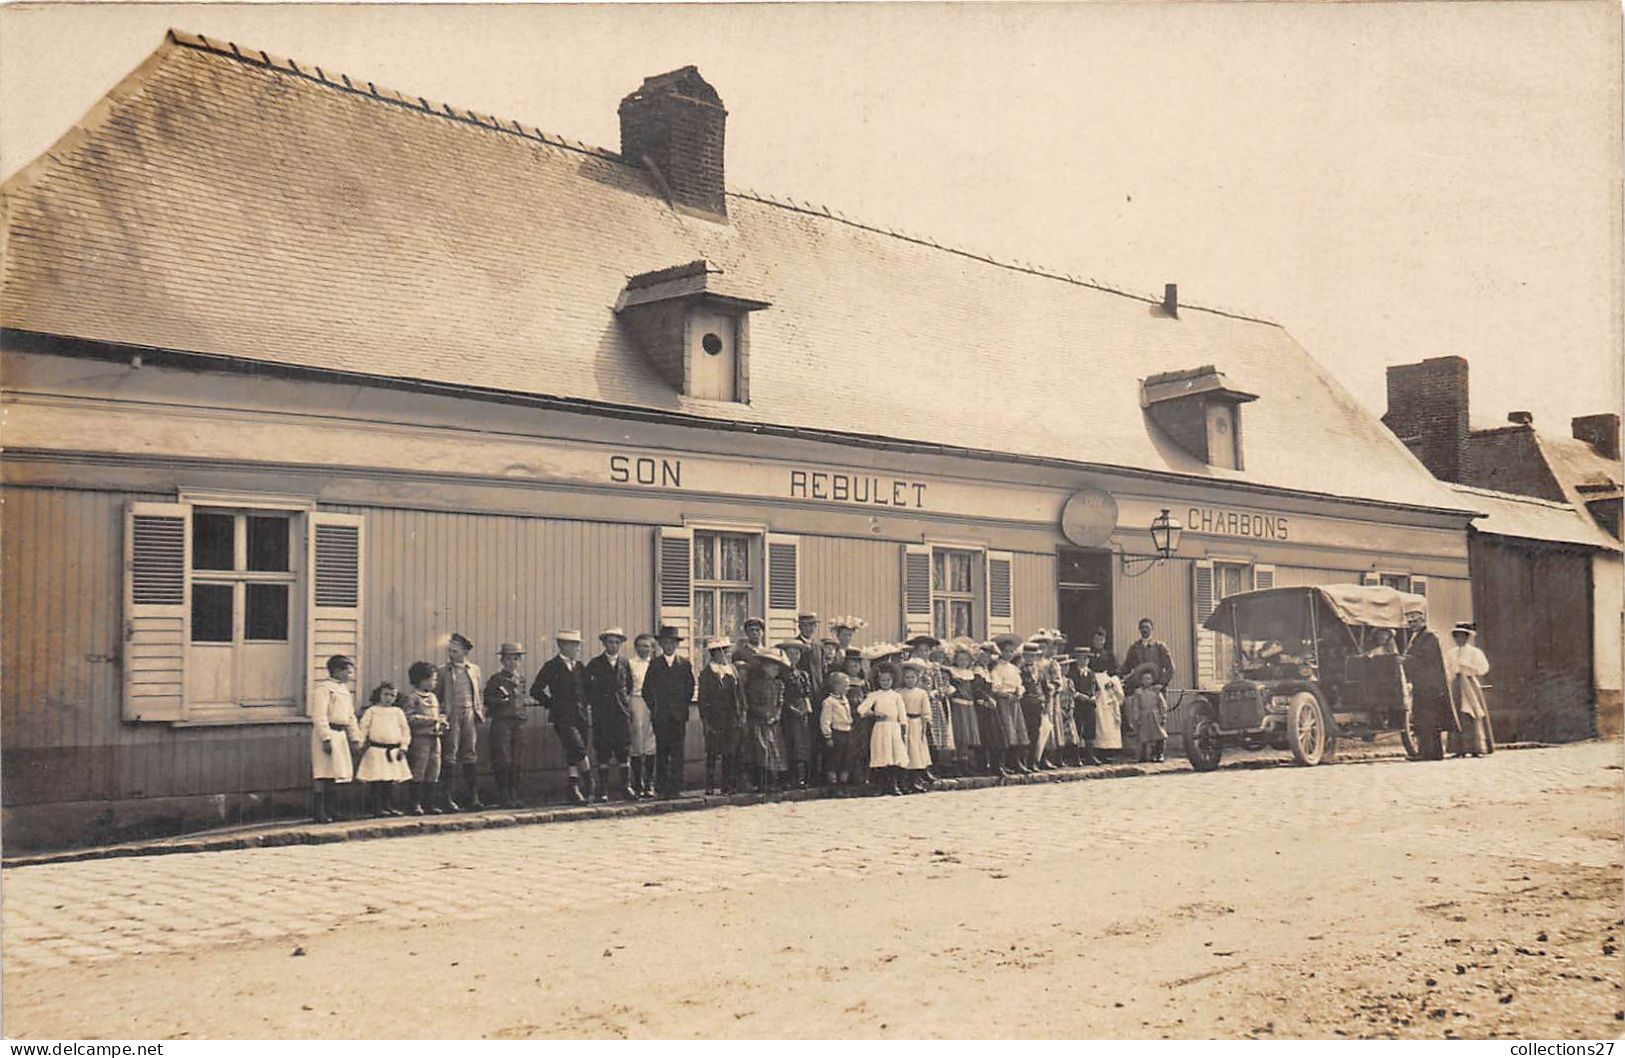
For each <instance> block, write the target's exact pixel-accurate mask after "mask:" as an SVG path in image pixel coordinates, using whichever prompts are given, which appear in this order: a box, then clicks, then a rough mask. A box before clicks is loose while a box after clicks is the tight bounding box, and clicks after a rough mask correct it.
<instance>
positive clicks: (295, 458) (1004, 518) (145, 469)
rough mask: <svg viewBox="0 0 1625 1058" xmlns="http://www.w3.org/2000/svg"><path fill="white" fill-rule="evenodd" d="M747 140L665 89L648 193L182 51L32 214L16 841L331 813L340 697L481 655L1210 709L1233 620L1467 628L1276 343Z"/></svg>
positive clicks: (15, 425) (1389, 482) (467, 130)
mask: <svg viewBox="0 0 1625 1058" xmlns="http://www.w3.org/2000/svg"><path fill="white" fill-rule="evenodd" d="M722 113H723V112H722V110H721V106H720V101H719V100H717V98H716V94H715V92H714V90H712V89H711V88H710V86H709V85H706V84H705V83H704V81H703V80H701V79H699V77H698V74H697V72H696V71H694V70H693V69H692V68H685V69H684V70H680V71H673V72H672V73H671V74H665V75H661V76H660V77H655V78H649V79H647V80H646V81H645V82H644V84H643V86H642V87H641V88H640V89H639V90H638V91H637V92H634V93H633V94H632V95H631V96H628V97H627V99H626V100H623V102H622V108H621V114H622V121H623V144H622V151H621V152H620V153H619V154H617V153H615V152H609V151H604V150H600V149H596V148H587V147H583V146H582V145H580V144H571V143H569V142H567V141H563V140H560V139H558V138H557V137H553V136H551V135H549V134H544V133H541V132H539V131H538V130H535V129H533V128H529V127H526V126H522V125H519V124H517V123H513V122H501V121H498V120H497V119H494V118H491V117H489V116H484V115H478V114H473V113H470V112H466V111H458V110H456V109H455V108H451V107H446V106H443V105H439V104H431V103H429V102H427V101H425V100H421V99H418V98H416V97H412V96H410V95H402V94H400V93H392V92H389V91H387V90H384V89H379V88H377V87H376V86H374V85H372V84H371V83H370V82H363V81H361V80H359V79H355V80H352V79H350V78H342V79H341V78H339V77H337V76H334V75H330V74H327V73H325V72H323V71H321V70H316V69H313V68H311V67H308V66H305V65H302V64H298V63H294V62H292V61H290V60H284V59H278V58H277V57H275V56H271V55H267V54H266V53H262V52H256V51H252V50H248V49H242V48H238V47H237V46H235V45H231V46H226V45H222V44H220V43H219V42H213V41H208V40H205V39H204V38H201V37H191V36H188V35H185V34H172V35H171V36H170V37H169V38H168V39H167V40H166V42H165V44H164V45H163V46H162V47H161V48H160V49H159V51H158V52H156V53H155V54H154V56H153V57H152V58H151V59H150V60H148V62H147V63H146V64H144V65H143V67H142V68H140V69H139V70H137V71H136V72H135V73H133V74H132V75H131V77H130V78H128V79H127V80H126V82H125V83H124V84H123V85H121V86H120V87H119V88H118V89H115V91H114V92H113V93H111V94H110V96H109V97H108V99H107V100H106V101H104V103H103V104H102V105H100V106H99V107H98V108H97V109H96V110H94V111H93V112H92V113H91V114H90V115H88V116H87V117H86V119H85V121H84V122H82V123H81V125H80V127H78V128H76V129H75V130H74V131H73V132H72V133H70V134H69V136H68V137H66V138H65V139H64V141H63V142H62V143H61V144H59V145H58V146H57V147H56V148H54V149H53V151H52V152H51V153H50V154H49V155H48V156H46V157H44V158H42V159H40V160H39V161H37V162H36V163H34V164H32V165H30V166H29V167H27V168H26V169H25V170H24V171H23V172H21V173H20V174H18V176H16V177H14V178H13V179H12V180H11V181H9V182H8V184H7V186H6V189H5V199H4V205H5V218H6V227H5V232H6V240H7V241H6V243H5V261H4V267H5V271H4V283H3V285H0V308H3V310H4V313H5V318H6V324H7V329H6V330H5V331H4V334H3V347H0V356H3V368H4V377H5V391H4V398H5V414H6V448H7V451H6V456H5V462H4V466H3V487H4V491H3V497H4V503H3V505H0V518H3V524H0V531H3V532H4V534H5V539H6V540H7V542H8V545H10V546H8V547H7V548H6V549H5V554H4V561H5V568H4V578H5V589H6V590H5V591H4V592H3V593H0V642H3V650H4V657H3V659H0V660H3V665H4V670H5V672H6V674H7V701H6V709H5V712H4V715H3V717H0V724H3V745H0V751H3V758H4V759H3V768H0V771H3V775H4V811H5V825H6V832H7V839H8V845H15V846H17V847H23V846H26V845H31V844H47V843H66V842H73V841H84V840H95V839H103V838H110V837H116V836H120V835H123V834H127V833H132V832H135V831H138V830H140V829H142V828H176V827H180V826H195V825H199V824H201V823H206V822H209V821H215V822H235V821H237V820H239V819H245V818H251V817H256V816H264V815H269V814H273V813H276V812H280V811H289V810H295V809H297V808H298V807H299V806H301V805H302V804H303V799H304V791H305V788H306V786H307V785H308V781H309V780H308V777H309V766H310V762H309V738H308V732H307V731H306V730H305V725H306V719H305V716H304V712H305V695H306V692H307V688H308V687H309V685H310V683H311V681H312V679H313V678H314V676H315V675H317V674H318V673H319V672H320V671H321V668H322V662H323V661H324V659H325V658H326V657H327V656H328V655H330V654H334V653H347V654H354V655H355V656H356V657H357V658H358V660H359V673H358V689H359V690H360V692H361V694H362V695H365V693H366V691H367V690H368V689H369V688H370V687H371V686H373V685H375V684H376V683H378V682H379V681H381V680H385V679H388V680H392V681H394V682H396V683H397V684H399V683H402V682H403V681H404V675H405V672H406V669H407V667H408V666H409V665H410V664H411V663H412V662H413V661H415V660H419V659H426V660H436V659H439V658H440V657H441V656H442V655H443V652H444V644H445V640H446V637H448V636H449V635H450V634H451V633H453V632H461V633H462V634H463V635H465V636H467V637H469V638H470V639H472V640H473V641H474V643H475V644H476V649H475V651H474V658H475V660H476V661H479V662H481V663H482V664H486V665H489V664H490V663H491V662H492V661H493V660H494V653H495V647H496V644H498V643H499V642H502V641H505V640H513V639H519V640H522V641H524V642H525V643H526V644H527V645H528V646H529V648H530V656H529V658H528V667H529V669H530V671H534V670H535V668H536V667H537V666H539V665H540V664H541V663H542V662H543V661H545V660H546V658H547V656H548V655H549V653H550V651H551V646H552V644H551V636H552V633H553V632H554V631H556V630H557V629H560V628H580V629H582V630H584V631H585V632H586V633H587V634H588V636H589V638H590V637H591V636H592V634H593V633H594V632H596V631H597V630H598V629H600V628H604V627H608V626H622V627H625V628H627V629H628V630H649V631H652V630H654V629H655V628H657V627H659V626H660V625H663V624H670V625H675V626H677V627H679V628H681V629H684V630H685V631H686V633H687V634H688V636H689V640H690V643H691V644H692V643H693V642H694V641H696V640H698V639H700V638H701V637H703V636H706V635H710V634H724V635H728V634H733V633H735V632H737V630H738V628H739V626H740V624H741V622H742V621H743V618H744V617H745V616H747V615H753V614H756V615H761V616H763V617H764V618H765V619H766V620H767V622H768V624H769V632H770V634H771V635H773V636H781V635H788V634H790V633H791V632H793V630H794V625H795V616H796V614H797V613H798V612H800V611H803V610H812V611H816V612H817V613H819V614H820V615H822V616H823V617H824V618H825V619H827V618H829V617H831V616H833V615H835V614H848V613H849V614H856V615H858V616H861V617H863V618H864V619H865V621H866V622H867V627H866V628H865V629H864V630H863V632H862V633H860V636H859V642H860V643H861V642H870V641H876V640H896V639H901V638H903V637H904V636H906V635H908V634H910V633H913V632H919V631H934V632H936V633H938V634H947V635H953V634H960V633H965V634H969V635H972V636H977V637H984V636H988V635H991V634H995V633H998V632H1001V631H1015V632H1018V633H1023V634H1025V633H1030V632H1032V631H1034V630H1036V629H1038V628H1040V627H1054V626H1059V627H1061V628H1062V629H1063V630H1064V631H1065V632H1067V633H1068V635H1069V636H1070V637H1071V638H1072V639H1073V640H1074V641H1075V642H1079V643H1081V642H1086V641H1087V639H1088V635H1089V633H1090V632H1092V631H1093V629H1094V628H1095V627H1097V626H1104V627H1106V628H1108V629H1109V631H1110V633H1111V645H1112V647H1113V649H1114V650H1116V651H1117V652H1118V654H1119V656H1121V654H1122V651H1123V650H1124V649H1125V648H1126V647H1127V645H1128V643H1129V641H1130V640H1131V639H1132V638H1133V637H1134V634H1135V633H1134V629H1135V625H1136V623H1137V621H1138V620H1139V619H1140V618H1142V617H1150V618H1152V620H1153V621H1155V622H1156V624H1157V628H1158V636H1159V638H1161V639H1163V640H1164V641H1165V642H1167V643H1168V645H1169V647H1170V648H1171V650H1172V653H1173V657H1174V662H1175V665H1176V667H1177V669H1178V672H1179V676H1178V677H1177V678H1176V680H1175V683H1176V684H1177V685H1179V686H1181V687H1187V688H1189V687H1194V688H1211V687H1215V686H1217V685H1218V684H1219V683H1220V682H1221V681H1222V680H1223V678H1224V676H1225V672H1226V661H1225V658H1224V654H1223V651H1222V650H1221V649H1220V646H1219V644H1218V642H1217V641H1216V640H1214V639H1213V638H1212V637H1211V636H1210V635H1209V634H1207V633H1204V632H1200V631H1199V629H1200V626H1201V622H1202V620H1203V619H1204V618H1205V617H1206V616H1207V613H1208V612H1209V611H1210V610H1211V609H1212V607H1213V606H1214V605H1215V603H1216V602H1217V600H1218V599H1220V598H1222V597H1223V596H1225V595H1227V594H1230V593H1232V592H1234V591H1241V590H1248V589H1251V588H1253V587H1261V586H1267V585H1270V584H1277V585H1287V584H1312V583H1329V582H1346V581H1363V582H1368V583H1391V584H1393V585H1395V586H1397V587H1401V588H1406V589H1408V590H1412V591H1421V592H1425V593H1426V594H1427V595H1428V597H1429V599H1430V601H1431V603H1432V607H1433V622H1434V624H1435V625H1436V626H1438V627H1444V626H1447V625H1448V624H1449V623H1451V622H1453V621H1455V620H1459V619H1464V618H1468V617H1470V616H1471V592H1470V591H1469V588H1468V580H1467V577H1468V562H1467V545H1466V526H1467V524H1468V522H1469V520H1470V518H1471V512H1470V510H1469V509H1468V508H1467V507H1466V506H1464V505H1463V504H1462V503H1461V502H1459V501H1458V499H1457V498H1456V497H1454V496H1453V495H1451V494H1449V493H1447V492H1446V491H1445V490H1444V489H1443V488H1442V487H1441V486H1440V485H1439V483H1438V482H1437V481H1436V480H1434V479H1433V478H1432V476H1431V475H1429V474H1428V473H1427V471H1426V470H1425V469H1424V468H1423V467H1422V466H1421V464H1420V463H1418V462H1417V461H1416V459H1415V458H1414V457H1412V456H1411V455H1410V454H1409V453H1408V452H1407V451H1406V450H1405V448H1404V447H1403V446H1402V445H1401V444H1400V443H1399V442H1398V441H1397V440H1395V439H1394V438H1393V437H1392V435H1391V434H1389V432H1388V431H1387V430H1386V429H1385V428H1384V427H1383V426H1382V424H1381V423H1380V422H1378V421H1377V420H1376V418H1375V417H1374V416H1373V415H1371V414H1370V413H1369V412H1367V411H1365V410H1364V409H1362V408H1360V407H1359V406H1358V405H1357V404H1356V403H1355V402H1354V401H1353V400H1352V398H1350V397H1349V396H1348V394H1347V393H1346V392H1344V391H1342V390H1341V388H1340V387H1338V386H1337V385H1336V383H1335V382H1333V381H1332V380H1331V379H1330V378H1329V376H1327V375H1326V373H1325V372H1324V371H1323V370H1321V369H1320V368H1319V367H1318V365H1316V364H1315V363H1314V361H1313V360H1312V358H1311V357H1310V356H1309V355H1308V354H1307V353H1306V352H1305V351H1304V350H1303V349H1302V348H1301V347H1300V346H1299V345H1298V344H1297V343H1296V342H1295V341H1293V340H1292V339H1291V337H1290V336H1289V335H1287V334H1286V332H1285V331H1284V330H1283V329H1282V328H1280V327H1279V326H1278V325H1276V324H1273V323H1270V322H1268V321H1262V320H1257V319H1253V318H1250V317H1246V316H1242V315H1237V314H1234V313H1229V312H1223V311H1218V310H1213V309H1205V308H1200V307H1197V306H1195V305H1188V304H1183V303H1181V302H1180V301H1179V298H1178V294H1177V290H1175V289H1174V288H1173V287H1172V286H1170V287H1169V289H1168V290H1166V291H1165V293H1164V295H1163V296H1162V297H1161V298H1155V297H1142V296H1139V295H1134V294H1129V293H1125V292H1123V291H1119V290H1114V289H1111V288H1107V287H1104V286H1101V285H1098V284H1095V283H1094V282H1092V281H1085V280H1081V279H1077V278H1075V277H1070V276H1066V275H1064V274H1060V273H1053V272H1045V271H1041V270H1038V269H1036V268H1034V267H1033V266H1029V265H1016V264H1007V263H1000V262H997V261H993V260H990V259H988V258H984V257H979V256H976V255H973V254H969V253H966V252H964V251H960V250H956V249H952V248H948V247H944V246H941V245H938V244H935V243H931V242H929V241H928V240H924V239H920V238H918V237H912V236H905V235H900V234H898V233H896V232H892V231H889V230H885V229H880V228H875V227H868V226H864V225H861V224H857V223H856V222H853V221H849V220H847V219H845V218H843V217H840V216H839V215H838V214H835V213H832V212H831V211H828V210H817V209H814V208H811V207H807V206H805V205H804V204H793V203H787V202H779V201H776V200H772V199H767V198H763V197H761V196H756V195H752V194H748V193H743V192H735V191H732V190H725V189H724V186H723V183H722V172H721V121H722ZM673 114H675V115H676V116H675V117H673V116H672V115H673ZM663 121H669V122H677V123H683V122H691V123H693V127H691V128H687V132H689V133H692V134H693V135H692V136H690V137H689V138H688V139H683V138H682V137H677V138H676V139H673V138H671V137H666V138H661V137H655V138H654V139H653V140H650V139H648V137H647V136H646V135H645V134H646V133H647V132H648V128H647V124H648V123H649V122H655V123H659V122H663ZM708 136H709V137H711V138H710V139H707V137H708ZM640 137H642V138H640ZM679 141H680V142H685V143H698V144H700V145H701V147H702V148H703V149H701V150H700V151H699V154H698V155H697V157H696V158H687V159H684V158H672V157H668V156H666V155H662V154H660V151H661V150H665V149H666V148H667V147H669V146H670V145H671V144H672V143H676V142H679ZM707 144H709V146H706V145H707ZM713 148H714V149H713ZM651 152H653V153H651ZM271 186H275V187H277V188H278V189H279V193H278V194H277V195H275V196H268V195H266V194H265V193H264V189H265V188H266V187H271ZM471 189H473V190H472V191H471ZM476 191H477V193H474V192H476ZM316 220H319V221H320V224H317V225H315V227H313V224H314V223H315V221H316ZM249 246H253V247H256V248H257V249H256V250H255V251H254V252H252V253H250V252H245V249H244V248H245V247H249ZM1080 510H1081V511H1084V512H1085V515H1084V516H1083V517H1081V518H1080V517H1078V516H1077V515H1078V512H1079V511H1080ZM1164 510H1166V511H1168V512H1169V517H1171V518H1174V519H1176V520H1178V521H1179V522H1180V523H1181V524H1182V526H1183V527H1184V531H1183V534H1182V538H1181V540H1180V544H1179V547H1178V548H1177V550H1175V551H1174V552H1173V553H1172V554H1169V555H1166V556H1162V555H1158V554H1155V553H1154V552H1153V549H1152V546H1151V539H1150V536H1149V533H1148V528H1149V526H1150V523H1151V522H1152V521H1153V520H1154V519H1156V518H1157V517H1159V515H1160V514H1161V512H1163V511H1164ZM531 719H532V727H531V731H532V732H533V736H532V737H531V738H530V739H529V740H528V747H527V754H528V759H527V760H526V761H525V763H524V780H523V786H524V790H525V792H526V794H527V795H529V796H532V797H535V796H538V795H539V794H542V793H543V792H545V791H548V790H555V789H557V788H558V784H557V781H556V777H555V776H554V775H553V772H554V771H555V770H556V769H557V768H558V766H559V764H560V761H559V759H558V749H557V744H556V741H555V739H554V738H553V736H552V733H551V731H550V730H548V729H547V728H546V726H545V722H544V719H543V718H542V716H541V715H540V714H539V712H536V713H535V714H534V715H533V716H532V718H531ZM1175 726H1176V728H1177V726H1178V718H1176V721H1175ZM699 738H700V732H699V730H698V725H697V724H691V725H690V731H689V739H690V744H689V756H690V758H691V760H692V759H693V758H695V757H696V756H697V755H698V752H699V748H700V747H699V742H698V740H699Z"/></svg>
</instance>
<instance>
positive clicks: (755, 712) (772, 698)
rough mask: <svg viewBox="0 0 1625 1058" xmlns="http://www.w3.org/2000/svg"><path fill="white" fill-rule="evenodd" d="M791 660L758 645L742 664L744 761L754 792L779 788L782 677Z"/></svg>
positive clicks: (782, 759)
mask: <svg viewBox="0 0 1625 1058" xmlns="http://www.w3.org/2000/svg"><path fill="white" fill-rule="evenodd" d="M789 671H790V661H789V659H788V658H786V657H785V656H784V655H783V654H781V653H779V652H778V651H777V650H772V649H766V648H764V649H761V650H758V651H756V653H755V654H754V655H753V656H752V657H751V659H750V662H749V664H748V665H747V666H746V668H745V762H746V764H748V765H749V767H750V769H751V774H752V781H753V783H754V785H755V787H756V792H757V793H772V792H773V791H774V790H776V789H778V785H779V773H780V772H782V771H784V770H785V767H786V760H785V752H784V728H783V726H782V723H783V719H784V715H783V714H784V681H783V676H784V675H785V673H787V672H789Z"/></svg>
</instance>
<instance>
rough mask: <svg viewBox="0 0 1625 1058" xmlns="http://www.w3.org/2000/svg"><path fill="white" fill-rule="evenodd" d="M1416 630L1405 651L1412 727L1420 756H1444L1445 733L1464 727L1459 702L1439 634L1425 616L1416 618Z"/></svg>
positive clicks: (1439, 758) (1432, 757)
mask: <svg viewBox="0 0 1625 1058" xmlns="http://www.w3.org/2000/svg"><path fill="white" fill-rule="evenodd" d="M1411 627H1412V628H1413V629H1414V630H1415V632H1414V634H1413V635H1412V637H1411V643H1410V648H1409V649H1408V650H1407V651H1406V652H1405V660H1404V665H1405V678H1406V679H1407V680H1409V681H1410V685H1411V730H1412V731H1414V732H1415V737H1416V742H1417V756H1418V757H1419V758H1420V759H1422V760H1443V759H1444V742H1443V739H1444V734H1445V732H1447V731H1450V732H1454V731H1460V730H1461V719H1460V718H1459V717H1458V716H1457V715H1456V704H1455V702H1454V701H1453V700H1452V698H1451V696H1450V676H1449V674H1448V673H1447V672H1446V671H1445V666H1444V654H1443V652H1442V651H1441V650H1440V648H1439V637H1438V636H1436V635H1434V634H1433V631H1432V629H1430V628H1428V626H1427V624H1426V621H1425V619H1421V618H1413V619H1412V621H1411Z"/></svg>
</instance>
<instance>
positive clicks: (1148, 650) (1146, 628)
mask: <svg viewBox="0 0 1625 1058" xmlns="http://www.w3.org/2000/svg"><path fill="white" fill-rule="evenodd" d="M1155 631H1156V626H1155V625H1154V624H1152V623H1151V618H1149V617H1142V618H1140V638H1139V639H1136V640H1135V641H1134V643H1133V645H1131V646H1130V647H1129V648H1128V655H1127V656H1126V657H1124V658H1123V668H1122V670H1121V672H1120V673H1119V675H1121V676H1122V677H1123V678H1124V679H1127V678H1128V677H1129V675H1130V674H1131V673H1133V672H1134V670H1135V669H1137V668H1139V667H1140V666H1141V665H1150V666H1152V668H1153V669H1154V670H1155V679H1154V681H1153V682H1154V683H1155V685H1156V688H1157V690H1159V691H1160V690H1165V689H1167V687H1168V685H1169V684H1171V683H1173V682H1174V656H1173V654H1171V653H1170V652H1169V650H1168V644H1166V643H1164V642H1163V641H1162V640H1160V639H1156V638H1153V637H1152V634H1151V633H1153V632H1155Z"/></svg>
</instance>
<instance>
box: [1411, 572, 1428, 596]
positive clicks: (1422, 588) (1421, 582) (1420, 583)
mask: <svg viewBox="0 0 1625 1058" xmlns="http://www.w3.org/2000/svg"><path fill="white" fill-rule="evenodd" d="M1411 591H1413V592H1415V593H1416V594H1417V595H1426V594H1427V593H1428V579H1427V578H1426V577H1418V576H1417V575H1416V574H1414V573H1413V574H1411Z"/></svg>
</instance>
